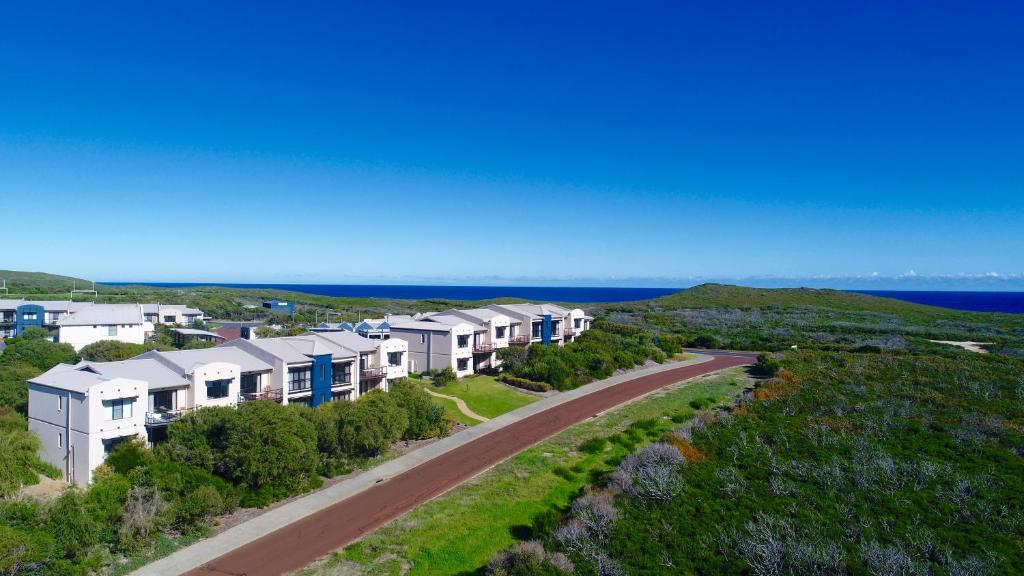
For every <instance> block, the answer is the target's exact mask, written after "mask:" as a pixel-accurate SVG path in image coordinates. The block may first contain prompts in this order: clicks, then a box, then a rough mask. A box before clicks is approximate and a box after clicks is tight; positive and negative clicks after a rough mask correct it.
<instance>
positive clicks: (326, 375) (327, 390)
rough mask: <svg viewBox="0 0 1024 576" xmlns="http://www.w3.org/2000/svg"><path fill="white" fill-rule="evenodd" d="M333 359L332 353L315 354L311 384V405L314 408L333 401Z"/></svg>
mask: <svg viewBox="0 0 1024 576" xmlns="http://www.w3.org/2000/svg"><path fill="white" fill-rule="evenodd" d="M332 359H333V356H331V355H330V354H320V355H319V356H313V379H312V381H311V382H310V386H309V388H310V392H312V397H311V398H310V403H309V405H310V406H312V407H314V408H316V407H317V406H319V405H321V404H323V403H324V402H330V401H331V381H332V380H333V379H334V371H333V367H334V366H333V365H332V364H331V360H332Z"/></svg>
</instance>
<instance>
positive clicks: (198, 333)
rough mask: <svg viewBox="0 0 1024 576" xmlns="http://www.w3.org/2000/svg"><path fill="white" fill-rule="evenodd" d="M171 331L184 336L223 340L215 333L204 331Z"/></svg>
mask: <svg viewBox="0 0 1024 576" xmlns="http://www.w3.org/2000/svg"><path fill="white" fill-rule="evenodd" d="M171 330H172V331H174V332H177V333H178V334H182V335H184V336H209V337H211V338H218V339H220V340H224V337H223V336H221V335H220V334H217V333H216V332H208V331H206V330H196V329H195V328H172V329H171Z"/></svg>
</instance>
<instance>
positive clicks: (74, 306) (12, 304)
mask: <svg viewBox="0 0 1024 576" xmlns="http://www.w3.org/2000/svg"><path fill="white" fill-rule="evenodd" d="M25 304H35V305H36V306H42V307H43V310H46V311H47V312H75V311H78V310H81V309H83V308H88V307H89V306H93V305H94V304H93V303H92V302H72V301H70V300H25V299H24V298H7V299H3V300H0V310H14V309H16V308H17V307H18V306H23V305H25Z"/></svg>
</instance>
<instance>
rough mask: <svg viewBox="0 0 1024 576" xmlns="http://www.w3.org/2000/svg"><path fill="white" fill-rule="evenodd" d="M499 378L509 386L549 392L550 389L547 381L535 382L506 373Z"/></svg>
mask: <svg viewBox="0 0 1024 576" xmlns="http://www.w3.org/2000/svg"><path fill="white" fill-rule="evenodd" d="M500 380H501V381H502V382H504V383H506V384H508V385H509V386H515V387H516V388H522V389H523V390H531V391H533V392H549V391H550V390H551V385H550V384H548V383H547V382H535V381H533V380H528V379H526V378H519V377H517V376H510V375H507V374H503V375H502V376H501V378H500Z"/></svg>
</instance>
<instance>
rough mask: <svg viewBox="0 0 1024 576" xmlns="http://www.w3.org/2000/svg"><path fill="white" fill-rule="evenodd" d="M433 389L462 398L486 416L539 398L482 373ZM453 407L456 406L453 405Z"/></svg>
mask: <svg viewBox="0 0 1024 576" xmlns="http://www.w3.org/2000/svg"><path fill="white" fill-rule="evenodd" d="M428 386H429V384H428ZM431 390H433V391H435V392H439V393H441V394H447V395H448V396H455V397H457V398H462V400H463V401H464V402H465V403H466V405H467V406H469V409H470V410H472V411H474V412H476V413H477V414H479V415H481V416H484V417H486V418H494V417H496V416H501V415H502V414H504V413H505V412H510V411H512V410H515V409H516V408H520V407H522V406H526V405H527V404H532V403H534V402H536V401H537V400H538V398H537V397H536V396H531V395H530V394H524V393H523V392H517V391H515V390H513V389H511V388H509V387H508V386H505V385H504V384H502V383H500V382H497V381H495V380H494V377H493V376H482V375H481V376H473V377H469V378H463V379H461V380H456V381H455V382H454V383H452V384H449V385H448V386H445V387H444V388H431ZM452 408H455V406H454V405H453V406H452Z"/></svg>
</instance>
